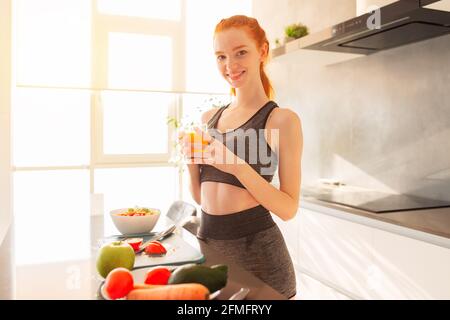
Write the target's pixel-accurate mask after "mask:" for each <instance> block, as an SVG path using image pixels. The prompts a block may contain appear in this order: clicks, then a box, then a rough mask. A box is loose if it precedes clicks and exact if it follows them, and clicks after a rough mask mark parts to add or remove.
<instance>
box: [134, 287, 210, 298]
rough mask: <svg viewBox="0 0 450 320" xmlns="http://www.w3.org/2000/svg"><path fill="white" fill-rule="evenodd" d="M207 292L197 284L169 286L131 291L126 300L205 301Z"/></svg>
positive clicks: (207, 296) (207, 295)
mask: <svg viewBox="0 0 450 320" xmlns="http://www.w3.org/2000/svg"><path fill="white" fill-rule="evenodd" d="M208 298H209V290H208V288H206V287H205V286H204V285H202V284H199V283H182V284H169V285H164V286H158V287H156V286H155V287H153V288H146V289H133V290H131V291H130V292H129V293H128V295H127V299H128V300H207V299H208Z"/></svg>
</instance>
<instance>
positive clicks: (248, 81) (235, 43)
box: [214, 28, 267, 88]
mask: <svg viewBox="0 0 450 320" xmlns="http://www.w3.org/2000/svg"><path fill="white" fill-rule="evenodd" d="M214 51H215V54H216V62H217V68H218V70H219V72H220V73H221V75H222V77H223V78H224V79H225V80H226V81H227V82H228V83H229V84H230V85H231V86H232V87H233V88H242V87H244V86H248V85H256V84H257V81H261V80H260V78H261V75H260V65H261V62H262V61H264V58H265V56H266V52H267V48H266V46H264V47H263V48H261V49H259V48H257V46H256V42H255V41H254V40H253V39H252V38H250V37H249V35H248V33H247V32H246V31H245V30H243V29H237V28H231V29H228V30H224V31H221V32H219V33H217V34H216V35H215V37H214Z"/></svg>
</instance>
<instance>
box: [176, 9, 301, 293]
mask: <svg viewBox="0 0 450 320" xmlns="http://www.w3.org/2000/svg"><path fill="white" fill-rule="evenodd" d="M214 50H215V52H216V58H217V66H218V69H219V72H220V73H221V75H222V76H223V78H224V79H225V80H226V81H227V82H228V83H229V84H230V86H231V94H232V95H233V96H235V99H234V100H233V102H231V103H230V104H229V105H227V106H226V107H222V108H220V109H219V110H217V109H212V110H209V111H206V112H205V113H204V114H203V115H202V122H203V123H204V124H207V127H208V132H207V133H205V135H206V136H207V140H208V141H209V145H208V146H207V147H206V148H205V149H204V150H203V151H204V152H201V153H200V154H199V153H198V152H196V154H192V153H191V150H193V147H194V146H193V144H192V143H191V140H190V138H188V137H187V136H183V153H184V154H185V156H186V157H187V158H188V159H191V161H190V162H189V163H188V165H187V166H188V169H189V176H190V191H191V193H192V196H193V198H194V200H195V201H196V202H197V203H198V204H200V205H201V207H202V216H201V223H200V227H199V231H198V237H199V238H201V239H203V240H204V241H206V242H207V243H208V244H209V245H211V246H212V247H214V248H216V249H217V250H220V251H221V252H223V253H224V254H225V255H226V256H228V257H229V258H230V259H233V260H234V261H236V262H237V263H239V264H240V265H241V266H243V267H244V268H245V269H247V270H248V271H250V272H251V273H253V274H255V275H256V276H257V277H259V278H260V279H262V280H263V281H265V282H266V283H268V284H269V285H270V286H272V287H273V288H275V289H276V290H278V291H279V292H280V293H282V294H283V295H285V296H286V297H287V298H292V297H293V296H295V294H296V283H295V273H294V268H293V264H292V260H291V258H290V256H289V253H288V250H287V248H286V244H285V242H284V239H283V236H282V234H281V232H280V230H279V229H278V227H277V225H276V224H275V223H274V221H273V219H272V217H271V215H270V212H271V213H273V214H275V215H277V216H278V217H280V218H281V219H282V220H284V221H286V220H289V219H292V218H293V217H294V216H295V215H296V212H297V209H298V203H299V193H300V179H301V169H300V168H301V156H302V149H303V137H302V129H301V122H300V119H299V117H298V116H297V114H296V113H294V112H292V111H290V110H289V109H285V108H279V107H278V106H277V104H276V103H275V102H274V101H272V100H271V98H272V96H273V90H272V87H271V85H270V81H269V79H268V78H267V75H266V74H265V71H264V66H265V64H266V62H267V58H268V52H269V43H268V41H267V38H266V35H265V32H264V30H262V29H261V27H260V26H259V24H258V22H257V20H256V19H253V18H250V17H247V16H242V15H238V16H232V17H230V18H228V19H223V20H222V21H220V23H219V24H218V25H217V26H216V29H215V33H214ZM250 131H251V134H247V133H248V132H250ZM197 133H202V132H201V131H199V130H197ZM243 136H244V139H242V138H243ZM230 146H231V147H230ZM242 147H244V149H243V148H242ZM255 147H256V148H255ZM255 150H256V151H255ZM198 156H199V157H200V158H198ZM243 160H245V161H243ZM267 160H268V161H267ZM277 165H278V166H279V168H278V172H279V180H280V189H277V188H275V187H274V186H272V185H271V184H270V181H271V180H272V177H273V175H274V172H275V170H276V167H277Z"/></svg>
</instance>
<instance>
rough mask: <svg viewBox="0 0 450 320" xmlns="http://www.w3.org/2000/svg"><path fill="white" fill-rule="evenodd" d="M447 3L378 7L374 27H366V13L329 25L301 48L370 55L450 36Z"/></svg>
mask: <svg viewBox="0 0 450 320" xmlns="http://www.w3.org/2000/svg"><path fill="white" fill-rule="evenodd" d="M449 2H450V0H441V1H436V0H400V1H396V2H394V3H391V4H389V5H387V6H384V7H381V8H380V20H379V21H380V22H381V23H380V24H379V25H378V28H377V29H376V28H373V27H371V28H369V26H368V24H367V21H368V19H372V20H373V17H374V16H373V13H367V14H364V15H361V16H358V17H356V18H353V19H351V20H348V21H345V22H342V23H340V24H337V25H335V26H332V27H330V28H328V29H326V30H323V31H322V32H320V33H318V34H317V35H320V36H318V37H316V38H315V41H314V43H312V44H309V45H308V46H306V47H305V48H304V49H313V50H322V51H334V52H343V53H356V54H366V55H367V54H371V53H375V52H378V51H381V50H386V49H390V48H394V47H398V46H402V45H405V44H409V43H413V42H418V41H422V40H425V39H430V38H434V37H438V36H442V35H445V34H449V33H450V12H449V11H446V10H438V9H442V8H443V7H444V8H446V6H447V5H448V3H449ZM443 4H444V5H443Z"/></svg>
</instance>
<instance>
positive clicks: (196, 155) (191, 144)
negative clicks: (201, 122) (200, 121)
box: [178, 128, 211, 164]
mask: <svg viewBox="0 0 450 320" xmlns="http://www.w3.org/2000/svg"><path fill="white" fill-rule="evenodd" d="M194 130H195V131H183V130H182V131H180V132H179V133H178V140H179V142H180V145H181V153H182V155H183V157H184V158H185V160H187V162H188V163H191V164H198V163H202V158H203V156H204V152H205V148H206V147H207V146H208V145H209V143H210V141H211V138H210V137H209V135H208V134H207V133H206V132H204V131H202V130H200V129H199V128H194Z"/></svg>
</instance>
